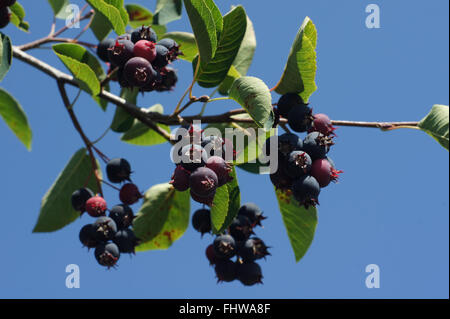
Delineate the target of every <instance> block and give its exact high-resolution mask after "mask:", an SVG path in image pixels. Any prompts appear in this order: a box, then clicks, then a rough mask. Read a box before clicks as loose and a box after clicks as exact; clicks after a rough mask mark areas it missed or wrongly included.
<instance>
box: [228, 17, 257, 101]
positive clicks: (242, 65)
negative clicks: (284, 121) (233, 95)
mask: <svg viewBox="0 0 450 319" xmlns="http://www.w3.org/2000/svg"><path fill="white" fill-rule="evenodd" d="M255 50H256V36H255V30H254V28H253V23H252V21H251V20H250V18H249V17H248V16H247V30H246V31H245V35H244V39H243V40H242V43H241V47H240V48H239V52H238V53H237V55H236V58H235V59H234V61H233V64H232V66H231V68H230V70H229V71H228V74H227V76H226V78H225V80H224V81H223V83H222V84H221V85H220V86H219V93H220V94H222V95H228V91H229V90H230V87H231V85H232V84H233V82H234V80H236V79H237V78H239V77H241V76H243V75H246V74H247V72H248V69H249V68H250V65H251V64H252V61H253V56H254V55H255Z"/></svg>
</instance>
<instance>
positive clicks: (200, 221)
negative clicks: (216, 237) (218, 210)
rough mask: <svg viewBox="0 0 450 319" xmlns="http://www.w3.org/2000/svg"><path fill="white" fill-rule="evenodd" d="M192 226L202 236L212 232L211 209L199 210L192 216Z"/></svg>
mask: <svg viewBox="0 0 450 319" xmlns="http://www.w3.org/2000/svg"><path fill="white" fill-rule="evenodd" d="M192 226H193V227H194V229H195V230H196V231H198V232H199V233H201V234H202V236H203V235H204V234H206V233H209V232H210V231H211V211H210V210H209V209H199V210H197V211H196V212H195V213H194V215H192Z"/></svg>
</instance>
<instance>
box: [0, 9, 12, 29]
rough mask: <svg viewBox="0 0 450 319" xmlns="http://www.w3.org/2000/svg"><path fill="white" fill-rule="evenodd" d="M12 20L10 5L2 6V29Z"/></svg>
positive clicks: (0, 22)
mask: <svg viewBox="0 0 450 319" xmlns="http://www.w3.org/2000/svg"><path fill="white" fill-rule="evenodd" d="M10 21H11V13H10V12H9V9H8V7H4V8H0V29H2V28H4V27H6V26H7V25H8V24H9V22H10Z"/></svg>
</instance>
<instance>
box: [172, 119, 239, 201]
mask: <svg viewBox="0 0 450 319" xmlns="http://www.w3.org/2000/svg"><path fill="white" fill-rule="evenodd" d="M195 136H198V138H196V137H195ZM182 139H186V143H184V144H185V146H184V147H182V148H180V149H179V150H178V153H177V155H178V156H179V158H180V163H179V164H177V166H176V168H175V171H174V173H173V175H172V179H171V181H170V183H171V184H172V185H173V187H174V188H175V189H176V190H178V191H180V192H184V191H186V190H188V189H190V194H191V197H192V199H193V200H195V201H196V202H199V203H201V204H205V205H208V206H211V205H212V203H213V200H214V195H215V194H216V189H217V188H218V187H221V186H223V185H225V184H227V183H228V182H230V181H231V180H232V177H231V176H230V173H231V171H232V167H231V165H230V164H229V163H228V162H227V161H226V160H225V158H226V154H227V149H230V150H233V146H232V144H231V143H230V142H229V141H227V140H226V139H222V138H221V137H218V136H214V135H211V136H204V135H203V134H202V131H201V130H196V129H195V128H194V126H191V127H190V128H189V130H188V131H187V133H186V134H185V135H181V136H180V139H179V141H181V140H182ZM196 139H198V140H199V143H195V142H194V140H196ZM187 141H188V142H187Z"/></svg>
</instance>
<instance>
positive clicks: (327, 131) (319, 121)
mask: <svg viewBox="0 0 450 319" xmlns="http://www.w3.org/2000/svg"><path fill="white" fill-rule="evenodd" d="M335 130H336V128H335V127H334V126H333V124H332V123H331V120H330V118H329V117H328V116H327V115H325V114H315V115H314V121H313V124H312V127H311V129H310V131H311V132H314V131H315V132H320V133H322V134H323V135H326V136H328V135H335V134H334V131H335Z"/></svg>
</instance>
